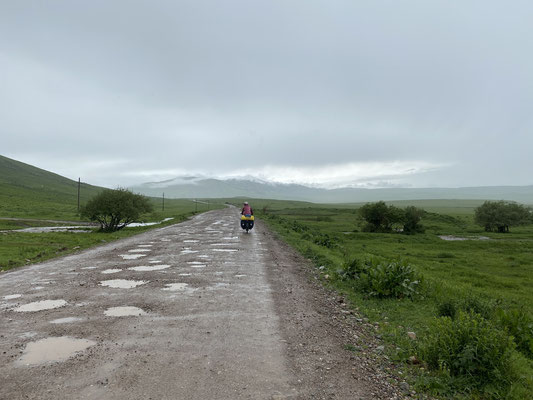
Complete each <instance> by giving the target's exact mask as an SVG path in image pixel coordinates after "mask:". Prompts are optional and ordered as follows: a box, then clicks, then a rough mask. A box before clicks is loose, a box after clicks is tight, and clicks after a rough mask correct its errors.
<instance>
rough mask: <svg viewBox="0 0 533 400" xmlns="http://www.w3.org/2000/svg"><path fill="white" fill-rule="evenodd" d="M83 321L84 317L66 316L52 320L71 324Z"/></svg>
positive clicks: (54, 322)
mask: <svg viewBox="0 0 533 400" xmlns="http://www.w3.org/2000/svg"><path fill="white" fill-rule="evenodd" d="M80 321H83V318H77V317H66V318H58V319H54V320H52V321H50V323H51V324H71V323H73V322H80Z"/></svg>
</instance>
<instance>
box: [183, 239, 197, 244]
mask: <svg viewBox="0 0 533 400" xmlns="http://www.w3.org/2000/svg"><path fill="white" fill-rule="evenodd" d="M198 242H199V240H196V239H189V240H184V241H183V243H198Z"/></svg>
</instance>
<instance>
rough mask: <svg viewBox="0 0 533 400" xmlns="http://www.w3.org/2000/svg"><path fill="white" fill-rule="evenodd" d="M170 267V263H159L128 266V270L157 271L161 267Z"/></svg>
mask: <svg viewBox="0 0 533 400" xmlns="http://www.w3.org/2000/svg"><path fill="white" fill-rule="evenodd" d="M167 268H170V265H166V264H161V265H141V266H139V267H130V268H128V269H129V270H132V271H141V272H143V271H159V270H162V269H167Z"/></svg>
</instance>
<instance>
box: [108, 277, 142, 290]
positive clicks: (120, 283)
mask: <svg viewBox="0 0 533 400" xmlns="http://www.w3.org/2000/svg"><path fill="white" fill-rule="evenodd" d="M145 283H148V281H131V280H127V279H112V280H109V281H102V282H100V285H102V286H107V287H111V288H118V289H132V288H135V287H137V286H140V285H144V284H145Z"/></svg>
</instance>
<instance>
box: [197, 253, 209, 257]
mask: <svg viewBox="0 0 533 400" xmlns="http://www.w3.org/2000/svg"><path fill="white" fill-rule="evenodd" d="M198 258H209V256H208V255H207V254H201V255H199V256H198Z"/></svg>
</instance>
